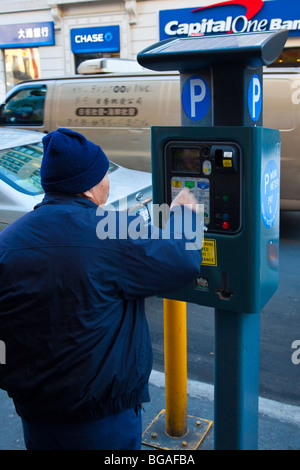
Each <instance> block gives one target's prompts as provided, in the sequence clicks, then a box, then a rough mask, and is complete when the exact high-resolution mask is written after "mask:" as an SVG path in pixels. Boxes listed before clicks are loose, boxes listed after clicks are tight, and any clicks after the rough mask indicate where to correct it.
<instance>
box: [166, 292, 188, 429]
mask: <svg viewBox="0 0 300 470" xmlns="http://www.w3.org/2000/svg"><path fill="white" fill-rule="evenodd" d="M186 331H187V330H186V302H180V301H176V300H169V299H164V341H165V405H166V433H167V435H168V436H170V437H181V436H184V435H185V434H186V432H187V334H186Z"/></svg>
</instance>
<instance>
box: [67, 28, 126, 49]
mask: <svg viewBox="0 0 300 470" xmlns="http://www.w3.org/2000/svg"><path fill="white" fill-rule="evenodd" d="M71 49H72V52H73V53H74V54H82V53H90V52H119V50H120V28H119V26H97V27H93V28H75V29H71Z"/></svg>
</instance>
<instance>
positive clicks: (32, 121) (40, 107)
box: [1, 85, 47, 126]
mask: <svg viewBox="0 0 300 470" xmlns="http://www.w3.org/2000/svg"><path fill="white" fill-rule="evenodd" d="M46 90H47V87H46V86H45V85H43V86H38V87H26V88H22V89H21V90H17V91H16V92H15V93H14V94H13V95H11V96H10V97H9V98H8V100H7V102H6V103H5V104H4V105H3V106H2V110H1V124H5V125H11V126H16V125H22V126H40V125H42V124H43V122H44V104H45V96H46Z"/></svg>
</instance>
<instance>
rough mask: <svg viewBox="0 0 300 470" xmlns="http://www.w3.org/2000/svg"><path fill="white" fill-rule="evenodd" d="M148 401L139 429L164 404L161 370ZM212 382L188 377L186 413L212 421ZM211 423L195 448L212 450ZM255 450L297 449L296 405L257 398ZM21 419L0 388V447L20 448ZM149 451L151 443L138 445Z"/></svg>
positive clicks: (299, 425)
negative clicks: (257, 413) (257, 443)
mask: <svg viewBox="0 0 300 470" xmlns="http://www.w3.org/2000/svg"><path fill="white" fill-rule="evenodd" d="M150 393H151V397H152V400H151V403H146V404H144V412H143V430H146V429H147V428H148V426H149V425H150V424H151V422H152V421H153V420H154V419H155V418H156V417H157V415H158V414H159V413H160V411H161V410H162V409H163V408H164V407H165V390H164V374H163V373H161V372H156V371H153V372H152V374H151V378H150ZM213 409H214V404H213V386H212V385H207V384H203V383H200V382H196V381H191V380H189V381H188V410H187V411H188V415H192V416H196V417H198V418H200V419H201V420H208V421H213ZM213 434H214V433H213V425H212V427H211V428H210V429H209V431H208V432H207V434H206V435H205V437H204V439H203V441H202V442H201V444H200V446H199V450H213V449H214V442H213V441H214V439H213ZM258 447H259V450H300V407H297V406H291V405H286V404H283V403H278V402H275V401H271V400H266V399H260V408H259V445H258ZM24 449H25V446H24V440H23V432H22V424H21V420H20V418H19V417H18V415H17V414H16V412H15V409H14V405H13V402H12V400H11V399H10V398H9V397H8V396H7V394H6V393H5V392H4V391H3V390H0V450H24ZM142 449H143V450H148V451H150V450H151V451H152V450H155V448H153V447H149V446H145V445H143V446H142Z"/></svg>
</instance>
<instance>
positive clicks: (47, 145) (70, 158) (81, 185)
mask: <svg viewBox="0 0 300 470" xmlns="http://www.w3.org/2000/svg"><path fill="white" fill-rule="evenodd" d="M43 145H44V156H43V160H42V165H41V184H42V187H43V189H44V191H45V192H46V193H47V192H52V191H55V192H56V191H58V192H64V193H72V194H78V193H83V192H85V191H88V190H89V189H91V188H93V187H94V186H96V184H98V183H99V182H100V181H101V180H102V179H103V178H104V176H105V175H106V173H107V170H108V167H109V161H108V159H107V157H106V155H105V153H104V152H103V151H102V149H101V148H100V147H99V146H98V145H95V144H93V143H92V142H90V141H89V140H87V139H86V138H85V137H84V136H83V135H81V134H79V133H78V132H74V131H72V130H71V129H64V128H61V129H57V130H56V131H53V132H50V133H49V134H47V135H46V136H45V137H43Z"/></svg>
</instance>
